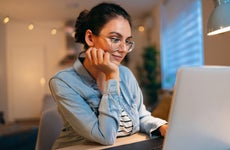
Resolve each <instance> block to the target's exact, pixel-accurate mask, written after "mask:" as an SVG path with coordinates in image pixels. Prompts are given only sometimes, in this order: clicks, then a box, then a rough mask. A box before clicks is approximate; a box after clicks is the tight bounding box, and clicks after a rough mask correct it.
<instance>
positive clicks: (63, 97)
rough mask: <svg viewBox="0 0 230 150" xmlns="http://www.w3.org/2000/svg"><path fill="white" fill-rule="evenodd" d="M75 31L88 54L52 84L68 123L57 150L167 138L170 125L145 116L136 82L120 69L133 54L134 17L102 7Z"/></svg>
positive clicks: (109, 5)
mask: <svg viewBox="0 0 230 150" xmlns="http://www.w3.org/2000/svg"><path fill="white" fill-rule="evenodd" d="M75 28H76V30H75V32H76V35H75V39H76V42H79V43H82V44H83V45H84V50H83V51H82V53H81V54H80V55H79V58H78V59H77V60H76V61H75V63H74V64H73V67H72V68H69V69H66V70H63V71H60V72H59V73H57V74H56V75H55V76H54V77H53V78H51V80H50V90H51V93H52V95H53V97H54V99H55V101H56V103H57V105H58V109H59V112H60V114H61V116H62V117H63V121H64V127H63V130H62V132H61V134H60V136H59V138H58V139H57V140H56V142H55V144H54V146H53V149H55V148H61V147H66V146H68V145H74V144H80V143H82V142H84V141H87V140H88V141H94V142H97V143H100V144H103V145H111V144H113V143H114V142H115V140H116V138H117V137H121V136H128V135H132V134H134V133H137V132H145V133H146V134H148V135H149V136H150V137H152V135H153V134H155V133H160V135H162V136H164V135H165V132H166V129H167V125H165V124H166V121H165V120H162V119H160V118H155V117H153V116H151V113H150V112H148V111H147V110H146V108H145V105H144V104H143V96H142V92H141V90H140V87H139V85H138V82H137V80H136V78H135V77H134V75H133V74H132V72H131V71H130V70H129V69H128V68H127V67H125V66H123V65H121V62H122V60H123V59H124V57H125V56H126V54H127V53H128V52H131V51H132V49H133V48H134V42H133V41H132V32H131V17H130V16H129V14H128V13H127V12H126V11H125V10H124V9H123V8H122V7H121V6H119V5H117V4H113V3H100V4H98V5H96V6H95V7H93V8H92V9H91V10H90V11H87V10H85V11H82V12H81V13H80V15H79V17H78V18H77V21H76V25H75ZM158 130H159V131H160V132H157V131H158ZM155 131H156V132H155Z"/></svg>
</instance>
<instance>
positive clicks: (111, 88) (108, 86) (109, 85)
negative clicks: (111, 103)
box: [104, 79, 118, 94]
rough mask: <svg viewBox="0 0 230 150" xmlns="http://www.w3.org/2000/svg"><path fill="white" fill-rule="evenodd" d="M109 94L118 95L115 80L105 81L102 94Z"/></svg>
mask: <svg viewBox="0 0 230 150" xmlns="http://www.w3.org/2000/svg"><path fill="white" fill-rule="evenodd" d="M109 93H114V94H116V93H118V85H117V80H115V79H110V80H108V81H106V83H105V86H104V94H109Z"/></svg>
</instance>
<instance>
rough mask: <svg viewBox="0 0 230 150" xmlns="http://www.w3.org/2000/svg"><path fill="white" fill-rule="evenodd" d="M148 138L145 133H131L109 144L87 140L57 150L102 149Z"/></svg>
mask: <svg viewBox="0 0 230 150" xmlns="http://www.w3.org/2000/svg"><path fill="white" fill-rule="evenodd" d="M148 139H149V137H148V136H147V135H146V134H144V133H136V134H133V135H131V136H127V137H120V138H117V140H116V142H115V143H114V144H113V145H110V146H103V145H100V144H98V143H94V142H89V143H84V144H81V145H74V146H69V147H65V148H60V149H58V150H83V149H84V150H99V149H104V148H109V147H115V146H120V145H124V144H130V143H135V142H139V141H144V140H148Z"/></svg>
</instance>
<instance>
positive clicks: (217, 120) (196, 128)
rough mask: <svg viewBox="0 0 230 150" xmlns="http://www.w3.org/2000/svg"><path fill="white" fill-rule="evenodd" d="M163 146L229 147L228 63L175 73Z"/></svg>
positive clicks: (180, 149)
mask: <svg viewBox="0 0 230 150" xmlns="http://www.w3.org/2000/svg"><path fill="white" fill-rule="evenodd" d="M168 125H169V126H168V132H167V135H166V137H165V140H164V145H163V150H230V67H218V66H205V67H184V68H180V69H179V71H178V73H177V79H176V84H175V89H174V93H173V98H172V105H171V109H170V115H169V124H168Z"/></svg>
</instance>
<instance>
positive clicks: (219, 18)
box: [207, 0, 230, 36]
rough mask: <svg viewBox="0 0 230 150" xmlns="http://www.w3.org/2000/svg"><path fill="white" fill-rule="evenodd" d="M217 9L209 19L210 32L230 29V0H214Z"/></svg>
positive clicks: (217, 32)
mask: <svg viewBox="0 0 230 150" xmlns="http://www.w3.org/2000/svg"><path fill="white" fill-rule="evenodd" d="M214 3H215V9H214V10H213V11H212V13H211V15H210V17H209V20H208V34H207V35H209V36H210V35H216V34H219V33H223V32H227V31H230V0H214Z"/></svg>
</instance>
